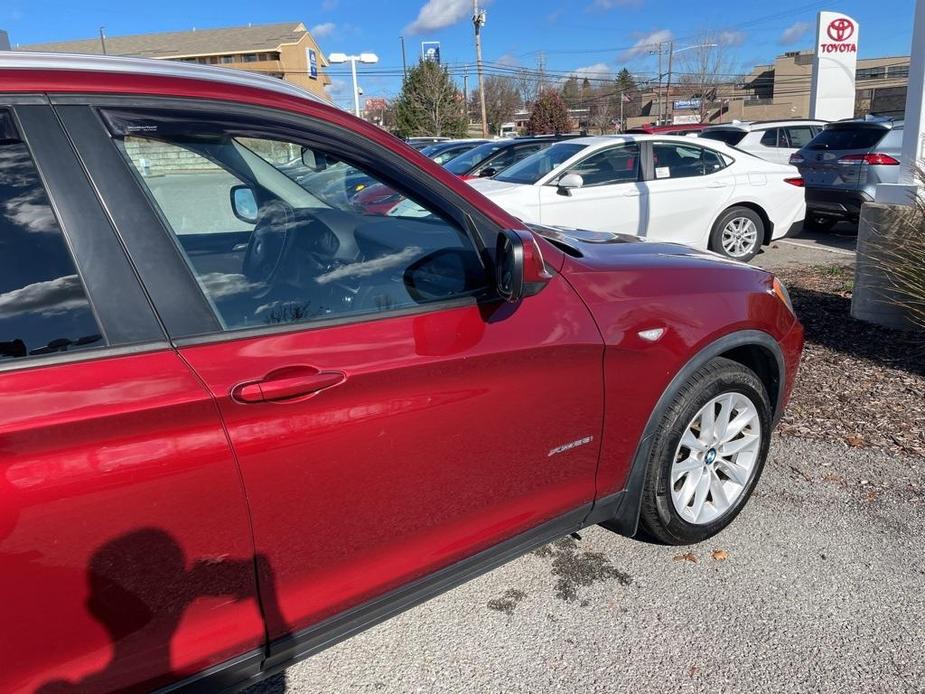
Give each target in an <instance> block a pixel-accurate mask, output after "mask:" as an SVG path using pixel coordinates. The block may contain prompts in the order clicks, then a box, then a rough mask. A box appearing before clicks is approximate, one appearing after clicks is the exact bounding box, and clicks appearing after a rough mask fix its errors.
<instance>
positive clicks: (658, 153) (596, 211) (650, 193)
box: [470, 135, 805, 261]
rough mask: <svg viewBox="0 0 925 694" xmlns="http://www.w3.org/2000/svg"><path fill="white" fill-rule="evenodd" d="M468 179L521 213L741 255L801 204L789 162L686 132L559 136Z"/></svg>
mask: <svg viewBox="0 0 925 694" xmlns="http://www.w3.org/2000/svg"><path fill="white" fill-rule="evenodd" d="M470 184H471V185H472V186H473V187H474V188H475V189H476V190H478V191H479V192H480V193H482V194H483V195H485V196H486V197H488V198H490V199H492V200H494V201H495V202H497V203H498V204H499V205H500V206H501V207H503V208H504V209H506V210H507V211H509V212H510V213H512V214H514V215H515V216H517V217H518V218H520V219H523V220H524V221H526V222H530V223H536V224H545V225H549V226H560V227H569V228H579V229H588V230H591V231H602V232H617V233H624V234H633V235H636V236H641V237H645V238H649V239H653V240H659V241H673V242H676V243H684V244H687V245H689V246H693V247H694V248H701V249H710V250H712V251H715V252H717V253H720V254H722V255H725V256H727V257H729V258H733V259H735V260H742V261H747V260H750V259H751V258H753V257H754V256H755V255H756V254H757V253H758V251H759V250H760V249H761V246H762V244H766V243H769V242H770V241H771V240H773V239H776V238H780V237H782V236H785V235H787V234H789V233H792V232H794V231H795V230H797V229H799V228H800V226H801V225H802V222H803V217H804V212H805V202H804V196H803V188H802V185H803V181H802V179H801V178H800V177H799V174H798V173H797V171H796V170H795V169H794V168H793V167H792V166H789V165H786V164H774V163H772V162H768V161H764V160H762V159H758V158H756V157H753V156H750V155H748V154H745V153H744V152H740V151H737V150H735V149H733V148H731V147H727V146H726V145H724V144H723V143H721V142H706V141H701V140H695V139H692V138H688V137H672V136H664V137H663V136H657V135H626V136H615V137H592V138H579V139H576V140H570V141H568V142H560V143H557V144H555V145H553V146H552V147H549V148H548V149H544V150H542V151H540V152H537V153H536V154H533V155H531V156H529V157H527V158H526V159H524V160H523V161H521V162H519V163H517V164H514V165H513V166H511V167H509V168H507V169H506V170H505V171H503V172H501V173H500V174H497V175H496V176H494V178H493V179H480V180H475V181H470Z"/></svg>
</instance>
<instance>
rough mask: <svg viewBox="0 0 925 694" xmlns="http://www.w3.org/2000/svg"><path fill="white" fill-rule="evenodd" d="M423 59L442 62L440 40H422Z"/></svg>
mask: <svg viewBox="0 0 925 694" xmlns="http://www.w3.org/2000/svg"><path fill="white" fill-rule="evenodd" d="M421 59H422V60H429V61H431V62H434V63H437V64H438V65H439V64H440V42H439V41H421Z"/></svg>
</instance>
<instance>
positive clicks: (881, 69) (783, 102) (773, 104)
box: [627, 50, 909, 127]
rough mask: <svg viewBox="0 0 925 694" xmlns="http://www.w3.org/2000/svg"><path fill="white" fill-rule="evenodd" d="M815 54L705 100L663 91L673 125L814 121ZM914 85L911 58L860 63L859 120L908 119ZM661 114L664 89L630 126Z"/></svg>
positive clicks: (792, 57)
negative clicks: (908, 91)
mask: <svg viewBox="0 0 925 694" xmlns="http://www.w3.org/2000/svg"><path fill="white" fill-rule="evenodd" d="M813 58H814V53H813V51H811V50H807V51H792V52H789V53H784V54H783V55H780V56H778V57H777V59H776V60H775V61H774V62H773V63H770V64H766V65H757V66H756V67H755V68H754V69H753V70H752V71H751V72H750V73H749V74H748V75H746V76H745V77H744V78H743V79H742V80H741V81H740V82H737V83H729V84H718V85H715V86H713V87H712V88H711V89H710V91H709V93H708V94H707V95H706V97H705V101H704V102H703V103H702V102H701V95H700V94H697V93H696V92H694V91H693V90H692V88H691V87H690V86H689V85H684V84H674V85H672V86H671V90H670V94H668V93H666V91H667V88H663V89H662V91H661V99H662V107H661V109H662V112H664V113H665V114H666V116H665V118H664V119H663V120H665V121H666V122H668V123H697V122H700V119H701V115H702V116H703V121H704V122H707V123H728V122H730V121H733V120H743V121H756V120H778V119H785V118H808V117H809V114H810V94H811V91H812V72H813ZM908 82H909V56H895V57H884V58H867V59H859V60H858V65H857V76H856V82H855V91H856V98H855V115H858V116H863V115H866V114H868V113H873V114H878V115H884V116H893V117H896V118H902V117H903V114H904V110H905V105H906V87H907V85H908ZM658 114H659V90H658V89H657V88H656V89H652V90H651V91H647V92H645V93H644V94H643V101H642V115H641V116H639V117H638V118H631V119H628V123H627V125H628V127H634V126H637V125H643V124H646V123H651V122H654V121H655V120H656V118H657V116H658Z"/></svg>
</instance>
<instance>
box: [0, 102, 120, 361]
mask: <svg viewBox="0 0 925 694" xmlns="http://www.w3.org/2000/svg"><path fill="white" fill-rule="evenodd" d="M101 332H102V331H101V330H100V329H99V327H98V325H97V323H96V319H95V318H94V316H93V312H92V310H91V309H90V302H89V301H88V299H87V295H86V291H85V290H84V287H83V284H82V282H81V280H80V277H79V276H78V274H77V268H76V267H75V265H74V261H73V259H72V258H71V255H70V252H69V251H68V248H67V245H66V243H65V240H64V234H63V233H62V231H61V227H60V226H58V221H57V219H56V218H55V215H54V212H53V211H52V208H51V205H50V203H49V201H48V196H47V195H46V193H45V189H44V188H43V187H42V182H41V180H40V179H39V175H38V172H37V171H36V168H35V164H34V163H33V161H32V157H31V155H30V154H29V151H28V149H27V148H26V145H25V144H24V143H23V142H22V141H20V139H19V137H18V135H17V133H16V130H15V128H14V126H13V123H12V119H11V117H10V115H9V113H5V112H3V111H0V360H2V361H6V360H9V359H15V358H20V357H29V356H38V355H43V354H52V353H55V352H69V351H74V350H78V349H83V348H87V347H100V346H103V344H104V341H103V337H102V334H101Z"/></svg>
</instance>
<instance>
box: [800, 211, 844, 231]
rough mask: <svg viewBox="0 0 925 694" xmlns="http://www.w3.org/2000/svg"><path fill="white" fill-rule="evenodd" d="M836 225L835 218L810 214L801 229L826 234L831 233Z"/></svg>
mask: <svg viewBox="0 0 925 694" xmlns="http://www.w3.org/2000/svg"><path fill="white" fill-rule="evenodd" d="M836 224H838V218H836V217H826V216H824V215H814V214H811V215H809V216H808V217H806V220H805V221H804V222H803V229H804V231H819V232H826V231H832V229H834V228H835V225H836Z"/></svg>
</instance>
